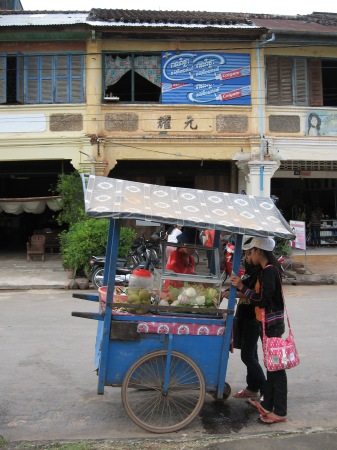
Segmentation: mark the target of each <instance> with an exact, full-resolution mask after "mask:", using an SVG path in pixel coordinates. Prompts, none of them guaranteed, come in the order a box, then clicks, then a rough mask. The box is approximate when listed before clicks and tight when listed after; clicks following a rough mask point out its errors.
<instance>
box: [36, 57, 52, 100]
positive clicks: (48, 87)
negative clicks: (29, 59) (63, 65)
mask: <svg viewBox="0 0 337 450" xmlns="http://www.w3.org/2000/svg"><path fill="white" fill-rule="evenodd" d="M40 62H41V65H40V66H41V71H40V74H39V78H40V83H39V85H40V93H39V97H40V102H41V103H53V68H54V67H53V65H54V64H53V62H54V58H53V56H52V55H43V56H40Z"/></svg>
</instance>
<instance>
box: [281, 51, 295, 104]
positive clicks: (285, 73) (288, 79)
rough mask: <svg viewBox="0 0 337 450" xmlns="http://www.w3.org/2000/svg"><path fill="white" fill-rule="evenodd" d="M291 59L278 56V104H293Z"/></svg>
mask: <svg viewBox="0 0 337 450" xmlns="http://www.w3.org/2000/svg"><path fill="white" fill-rule="evenodd" d="M292 63H293V61H292V59H291V58H279V70H280V103H279V104H280V105H292V104H293V81H292V80H293V78H292V71H293V64H292Z"/></svg>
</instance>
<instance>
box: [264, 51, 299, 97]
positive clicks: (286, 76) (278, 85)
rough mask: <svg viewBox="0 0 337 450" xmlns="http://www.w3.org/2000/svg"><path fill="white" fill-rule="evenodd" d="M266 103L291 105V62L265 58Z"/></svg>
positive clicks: (274, 57)
mask: <svg viewBox="0 0 337 450" xmlns="http://www.w3.org/2000/svg"><path fill="white" fill-rule="evenodd" d="M266 69H267V73H266V76H267V103H268V104H269V105H292V103H293V93H292V86H293V83H292V60H291V58H284V57H278V56H268V57H267V58H266Z"/></svg>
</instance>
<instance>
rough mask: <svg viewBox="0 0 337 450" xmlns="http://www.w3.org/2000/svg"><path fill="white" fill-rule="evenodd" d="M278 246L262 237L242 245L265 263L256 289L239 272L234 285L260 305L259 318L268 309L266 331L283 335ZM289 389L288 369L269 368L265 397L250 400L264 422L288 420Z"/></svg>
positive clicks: (232, 278)
mask: <svg viewBox="0 0 337 450" xmlns="http://www.w3.org/2000/svg"><path fill="white" fill-rule="evenodd" d="M274 247H275V241H274V240H273V239H271V238H261V237H254V238H253V239H252V240H251V241H250V242H249V243H245V244H244V245H243V247H242V249H243V250H244V251H247V250H250V251H251V259H252V263H253V264H254V265H258V264H260V265H261V267H262V270H261V271H260V273H259V275H258V277H257V282H256V285H255V288H254V289H250V288H248V287H246V286H245V285H244V284H243V282H242V280H241V278H240V277H238V276H237V275H235V274H232V276H231V283H232V285H233V286H235V287H236V288H237V289H238V290H239V291H240V292H241V293H242V294H243V295H244V297H245V298H247V299H248V300H249V301H250V302H251V304H253V305H255V306H256V307H257V308H256V317H257V319H258V320H260V321H261V311H260V310H261V309H262V308H263V309H264V310H265V333H266V335H267V336H268V337H276V336H277V337H280V336H282V334H283V333H284V331H285V325H284V301H283V293H282V276H281V266H280V264H279V262H278V261H277V259H276V257H275V256H274V254H273V250H274ZM287 389H288V388H287V375H286V371H285V370H284V369H283V370H277V371H275V372H270V371H268V370H267V380H266V382H265V386H264V397H263V400H261V402H258V401H256V400H254V399H249V400H248V402H249V403H250V404H251V405H252V406H254V407H255V408H256V409H257V410H258V412H259V413H260V420H261V422H264V423H268V424H271V423H278V422H285V421H286V420H287Z"/></svg>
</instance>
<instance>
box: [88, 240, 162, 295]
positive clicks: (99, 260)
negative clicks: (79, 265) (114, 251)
mask: <svg viewBox="0 0 337 450" xmlns="http://www.w3.org/2000/svg"><path fill="white" fill-rule="evenodd" d="M159 240H160V239H159ZM159 240H157V239H154V238H153V235H152V236H151V238H150V239H149V240H147V239H145V237H144V236H142V237H138V238H136V239H135V240H134V242H133V243H132V245H131V250H130V252H129V253H128V255H127V257H126V258H125V259H123V258H118V259H117V267H116V277H115V285H117V286H128V284H129V276H130V274H131V273H132V271H133V270H134V269H146V270H150V271H153V270H154V268H156V267H159V266H160V262H161V250H160V249H161V246H160V245H159ZM89 264H90V267H91V270H90V273H89V281H91V282H92V283H93V285H94V286H95V288H96V289H98V288H99V287H101V286H103V278H104V267H105V256H92V258H91V259H90V261H89Z"/></svg>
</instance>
